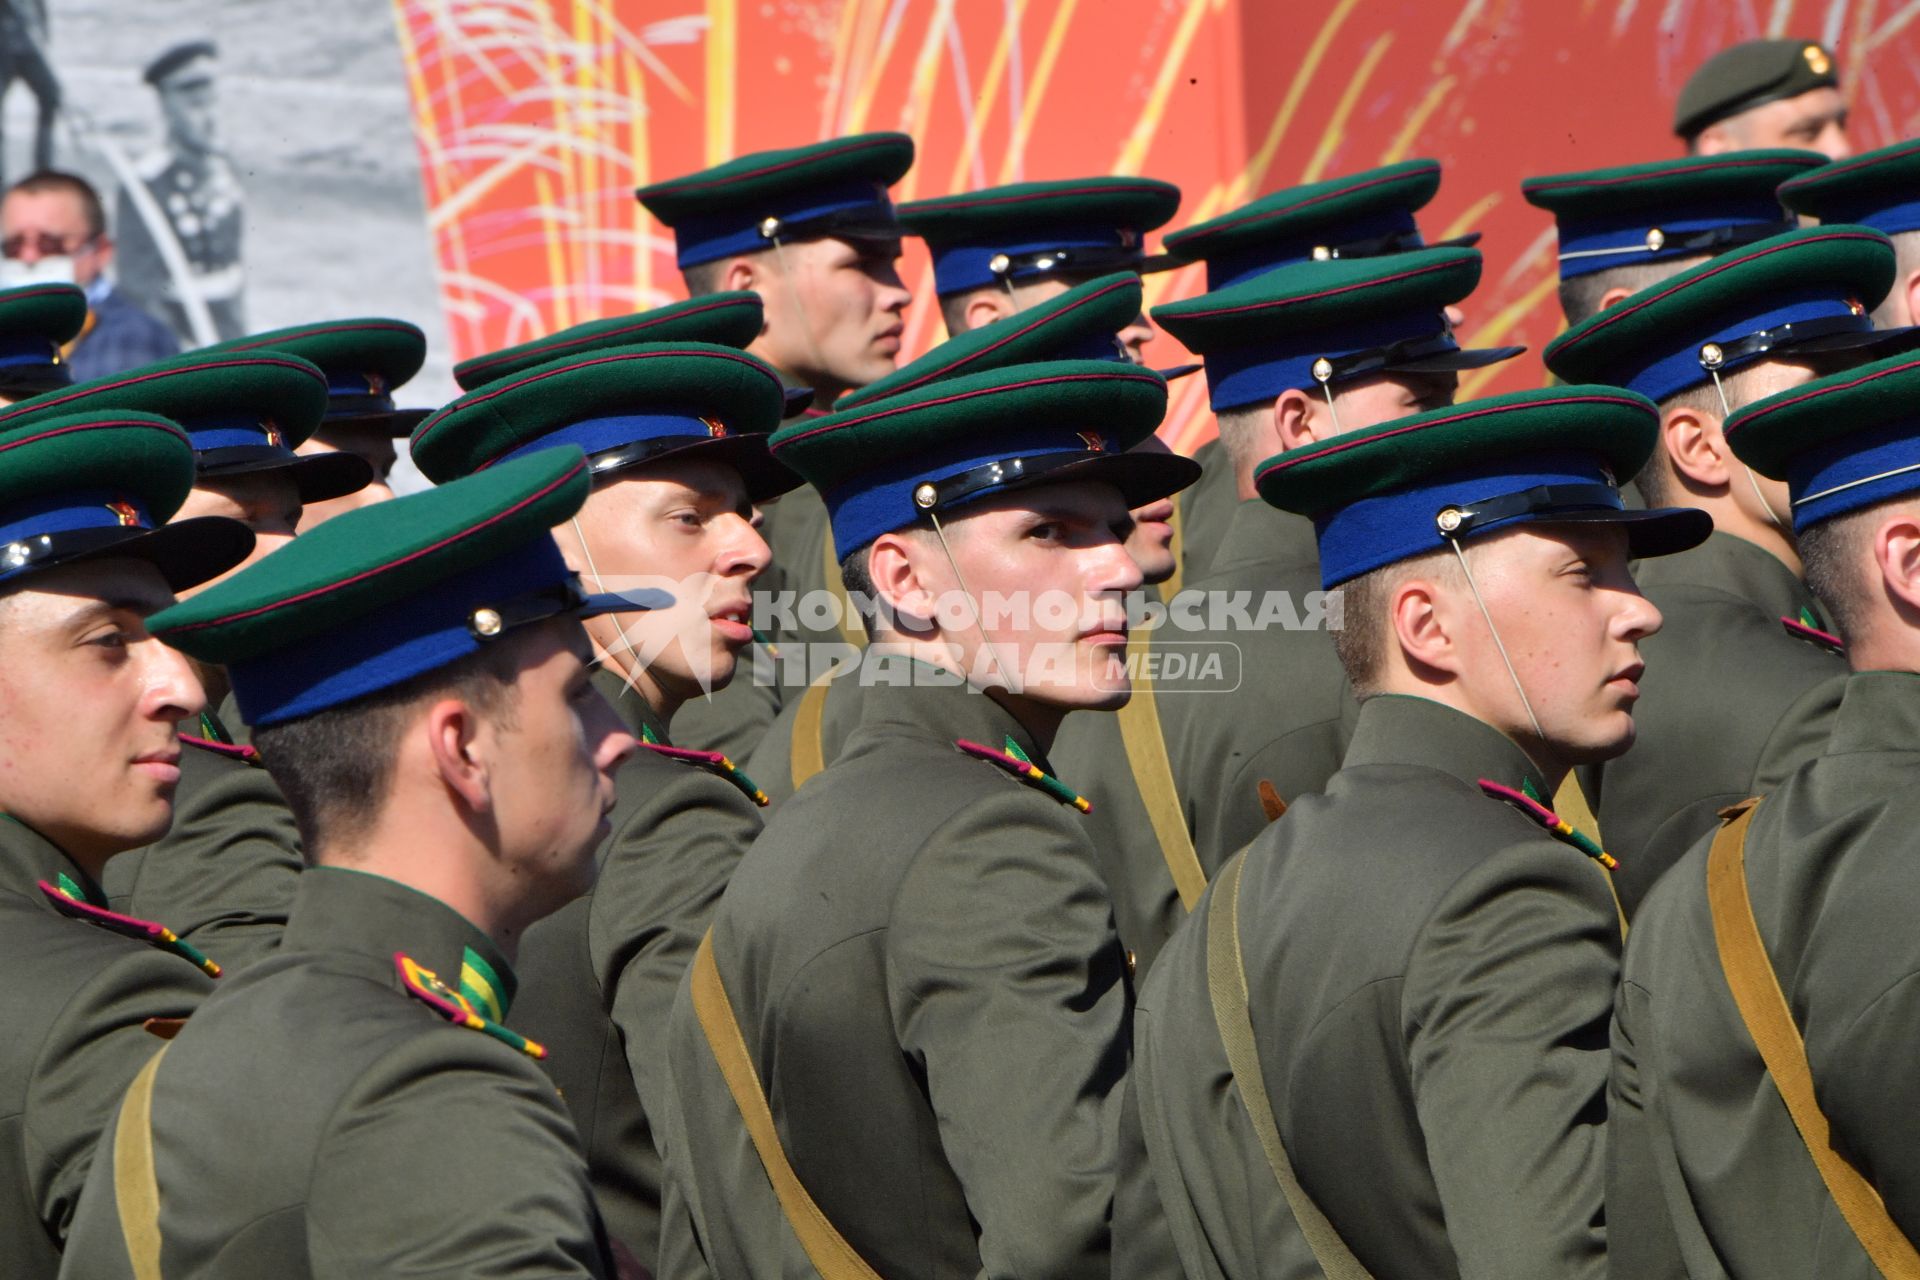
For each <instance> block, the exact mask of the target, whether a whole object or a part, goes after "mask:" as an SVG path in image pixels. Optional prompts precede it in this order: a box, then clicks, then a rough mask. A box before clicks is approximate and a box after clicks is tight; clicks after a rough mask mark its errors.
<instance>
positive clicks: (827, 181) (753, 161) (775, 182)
mask: <svg viewBox="0 0 1920 1280" xmlns="http://www.w3.org/2000/svg"><path fill="white" fill-rule="evenodd" d="M912 167H913V139H912V138H909V137H908V136H907V135H906V134H904V133H863V134H857V135H855V136H853V137H850V138H832V139H829V140H828V141H826V142H816V143H813V144H811V145H809V146H804V147H793V148H790V149H788V150H785V151H759V152H755V153H754V154H752V155H746V156H741V157H739V158H738V159H734V160H729V161H727V162H726V163H725V164H722V165H716V166H715V167H713V168H711V169H704V170H702V171H701V172H699V173H690V174H687V175H685V176H684V177H679V178H669V179H667V180H666V181H665V182H656V183H653V184H652V185H651V186H645V187H641V188H640V189H639V190H637V191H635V192H634V198H635V199H637V200H639V201H640V203H641V204H642V205H645V206H646V209H647V212H649V213H651V214H652V215H653V216H654V217H656V218H658V219H660V221H662V222H664V223H666V224H667V225H668V226H669V227H672V228H673V233H674V237H673V238H674V251H675V258H676V260H677V261H678V263H679V265H680V267H681V269H682V270H684V269H686V268H687V267H691V266H697V265H699V264H700V263H702V262H714V261H718V260H719V259H721V258H726V257H731V256H732V255H734V254H739V253H757V252H759V251H760V250H762V249H767V248H770V247H772V246H773V245H775V244H778V243H783V242H789V241H795V240H812V239H819V238H821V237H825V236H838V237H841V238H846V239H871V238H891V237H897V236H898V235H899V234H900V224H899V221H898V220H897V219H896V218H895V216H894V211H893V204H892V202H891V201H890V200H889V199H888V198H887V188H888V187H890V186H892V185H893V184H894V183H896V182H898V181H899V180H900V178H901V176H902V175H904V174H905V173H906V171H907V170H908V169H910V168H912Z"/></svg>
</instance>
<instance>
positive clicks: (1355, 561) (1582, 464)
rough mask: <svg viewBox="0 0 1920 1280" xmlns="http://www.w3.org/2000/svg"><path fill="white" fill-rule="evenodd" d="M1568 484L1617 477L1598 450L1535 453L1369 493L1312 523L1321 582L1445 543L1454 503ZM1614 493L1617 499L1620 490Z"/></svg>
mask: <svg viewBox="0 0 1920 1280" xmlns="http://www.w3.org/2000/svg"><path fill="white" fill-rule="evenodd" d="M1564 484H1589V485H1590V484H1603V485H1607V486H1609V487H1612V486H1613V484H1614V478H1613V477H1612V476H1611V475H1609V474H1607V470H1606V467H1605V466H1604V465H1603V464H1602V461H1601V459H1600V458H1598V457H1597V456H1595V455H1594V454H1590V453H1581V452H1559V453H1537V454H1528V455H1525V456H1522V457H1517V458H1505V459H1501V460H1500V461H1499V462H1497V463H1496V462H1491V461H1490V462H1485V463H1482V464H1480V465H1478V466H1475V467H1471V468H1468V469H1466V470H1462V471H1454V472H1450V473H1449V474H1447V475H1444V476H1438V477H1436V478H1434V479H1432V480H1430V481H1427V482H1426V483H1424V484H1421V485H1419V486H1417V487H1415V488H1411V489H1400V490H1396V491H1395V492H1393V493H1386V494H1382V495H1380V496H1379V497H1376V498H1362V499H1360V500H1359V501H1358V502H1353V503H1349V504H1348V505H1347V506H1344V507H1340V508H1338V509H1337V510H1334V511H1331V512H1328V513H1326V514H1325V515H1322V516H1317V517H1315V519H1314V522H1313V524H1314V532H1315V534H1316V536H1317V538H1318V541H1319V544H1320V584H1321V585H1322V586H1323V587H1325V588H1326V589H1327V590H1332V589H1333V588H1334V587H1337V586H1339V585H1340V584H1341V583H1343V582H1349V581H1351V580H1352V579H1354V578H1357V577H1359V576H1360V575H1361V574H1363V573H1371V572H1373V571H1374V570H1375V569H1381V568H1385V567H1386V566H1387V565H1390V564H1394V563H1396V562H1398V561H1401V560H1406V559H1410V558H1411V557H1413V556H1418V555H1424V554H1426V553H1427V552H1429V551H1439V550H1441V549H1443V548H1445V546H1446V545H1447V540H1446V539H1445V538H1443V537H1441V535H1440V526H1439V525H1438V524H1436V523H1435V522H1434V521H1435V517H1437V516H1438V515H1439V514H1440V512H1441V511H1442V510H1443V509H1445V508H1447V507H1451V506H1469V505H1471V504H1473V503H1476V502H1485V501H1486V500H1488V499H1489V498H1497V497H1501V496H1503V495H1505V494H1509V493H1521V492H1524V491H1525V490H1527V489H1531V488H1533V487H1535V486H1536V485H1564ZM1614 496H1615V501H1616V503H1617V502H1618V500H1619V495H1618V493H1617V492H1616V493H1615V495H1614ZM1551 523H1553V517H1552V515H1551V514H1542V515H1522V516H1513V517H1510V518H1508V519H1506V520H1494V521H1490V522H1488V523H1487V524H1485V525H1483V526H1476V527H1475V528H1474V530H1473V532H1472V533H1471V534H1470V535H1467V536H1468V537H1470V538H1478V537H1481V536H1483V535H1485V534H1487V533H1489V532H1492V531H1495V530H1498V529H1506V528H1511V527H1513V526H1515V525H1520V524H1551Z"/></svg>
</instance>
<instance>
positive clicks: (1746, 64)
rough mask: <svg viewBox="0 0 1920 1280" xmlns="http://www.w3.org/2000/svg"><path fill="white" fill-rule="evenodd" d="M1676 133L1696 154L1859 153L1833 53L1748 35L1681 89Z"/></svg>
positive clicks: (1807, 43) (1840, 155) (1706, 64)
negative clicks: (1763, 149) (1764, 150)
mask: <svg viewBox="0 0 1920 1280" xmlns="http://www.w3.org/2000/svg"><path fill="white" fill-rule="evenodd" d="M1673 131H1674V133H1675V134H1676V135H1678V136H1679V138H1680V140H1681V141H1682V142H1684V143H1686V146H1687V150H1688V151H1689V152H1691V153H1692V154H1694V155H1716V154H1718V153H1720V152H1724V151H1751V150H1755V149H1757V148H1761V147H1804V148H1806V149H1807V150H1809V151H1818V152H1820V153H1821V154H1822V155H1824V156H1826V157H1828V158H1829V159H1832V160H1844V159H1846V158H1847V157H1848V156H1849V155H1851V154H1853V147H1852V146H1851V145H1850V144H1849V143H1848V141H1847V102H1846V99H1845V98H1844V97H1842V96H1841V93H1840V69H1839V67H1838V66H1837V65H1836V64H1835V62H1834V60H1833V54H1832V53H1830V52H1828V51H1827V49H1826V48H1825V47H1823V46H1821V45H1819V44H1816V43H1814V42H1813V41H1811V40H1748V41H1746V42H1745V43H1743V44H1737V45H1734V46H1733V47H1732V48H1730V49H1722V50H1721V51H1720V52H1719V53H1716V54H1714V55H1713V56H1712V57H1711V58H1708V59H1707V60H1706V61H1705V62H1704V63H1702V64H1701V65H1700V69H1699V70H1697V71H1695V72H1694V73H1693V75H1691V76H1690V77H1688V79H1687V83H1686V84H1685V85H1683V86H1682V87H1681V89H1680V100H1679V101H1678V102H1677V103H1676V104H1675V105H1674V109H1673Z"/></svg>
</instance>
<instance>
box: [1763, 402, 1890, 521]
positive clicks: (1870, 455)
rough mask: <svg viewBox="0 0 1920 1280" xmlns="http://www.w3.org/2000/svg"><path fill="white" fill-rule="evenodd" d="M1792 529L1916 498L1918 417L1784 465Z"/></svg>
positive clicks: (1847, 438)
mask: <svg viewBox="0 0 1920 1280" xmlns="http://www.w3.org/2000/svg"><path fill="white" fill-rule="evenodd" d="M1787 491H1788V493H1790V494H1791V495H1792V497H1793V528H1794V531H1795V532H1796V533H1797V532H1799V531H1800V530H1801V529H1804V528H1806V527H1807V526H1808V525H1810V524H1818V523H1819V522H1820V521H1822V520H1831V519H1833V518H1834V517H1835V516H1843V515H1846V514H1847V513H1848V512H1850V511H1859V510H1861V509H1862V508H1864V507H1870V506H1872V505H1873V504H1874V503H1876V502H1885V501H1886V500H1887V499H1889V498H1899V497H1904V496H1905V495H1907V494H1910V493H1920V418H1915V419H1912V420H1909V421H1906V422H1895V423H1889V424H1887V425H1885V426H1880V427H1875V428H1873V429H1872V430H1870V431H1862V432H1860V433H1858V434H1856V435H1850V436H1845V437H1842V438H1841V439H1838V440H1835V441H1832V442H1831V443H1828V444H1821V445H1815V446H1813V447H1812V448H1809V449H1807V450H1806V451H1805V452H1803V453H1800V454H1797V455H1796V456H1794V457H1793V458H1792V459H1790V460H1789V461H1788V463H1787Z"/></svg>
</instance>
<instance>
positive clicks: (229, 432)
mask: <svg viewBox="0 0 1920 1280" xmlns="http://www.w3.org/2000/svg"><path fill="white" fill-rule="evenodd" d="M110 409H133V410H137V411H140V412H144V413H157V414H159V415H161V416H162V417H166V418H171V419H172V420H173V421H174V422H176V423H178V424H179V425H180V426H182V427H184V428H185V429H186V432H187V438H188V439H189V440H190V441H192V442H193V450H194V457H195V459H196V461H197V462H198V464H199V468H200V475H201V476H202V477H203V478H212V477H217V476H227V475H238V474H241V473H251V472H262V471H285V472H287V473H289V474H290V475H291V476H292V477H293V480H294V483H295V484H297V485H298V486H299V489H300V496H301V499H302V500H303V501H306V502H319V501H322V500H324V499H327V498H337V497H340V496H342V495H344V494H348V493H352V492H354V491H356V490H358V489H361V488H364V487H365V486H366V484H367V482H368V481H369V480H371V479H372V478H373V471H372V469H371V468H370V467H368V465H367V462H366V460H365V459H364V458H361V457H359V456H358V455H356V454H351V453H339V452H336V453H323V454H315V455H313V456H311V457H301V456H299V455H297V454H295V453H294V448H295V447H296V446H298V445H299V444H300V443H301V442H302V441H304V440H305V439H306V438H307V437H308V436H310V435H312V434H313V432H314V429H315V428H316V427H318V426H319V425H320V419H321V417H322V415H323V414H325V413H326V409H327V378H326V375H325V374H323V373H321V372H320V370H319V368H318V367H316V366H315V365H313V364H312V363H311V362H309V361H306V360H302V359H301V358H300V357H299V356H293V355H286V354H284V353H282V352H278V351H253V352H246V351H193V352H189V353H187V354H186V355H181V356H174V357H172V358H171V359H167V360H159V361H156V362H154V363H153V364H145V365H141V366H140V367H139V368H137V369H129V370H127V371H126V372H125V373H116V374H111V375H109V376H107V377H104V378H95V379H93V380H92V381H91V382H82V383H77V384H75V385H73V386H71V387H64V388H61V389H60V390H57V391H48V392H43V393H42V394H40V395H37V396H34V397H33V398H31V399H28V400H22V401H20V402H19V403H17V404H13V405H9V406H7V407H5V408H0V430H7V429H9V428H11V427H13V426H15V425H17V424H21V423H26V422H32V421H38V420H40V419H43V418H49V417H55V416H59V415H63V414H69V413H80V412H87V413H93V412H97V411H103V410H110Z"/></svg>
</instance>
